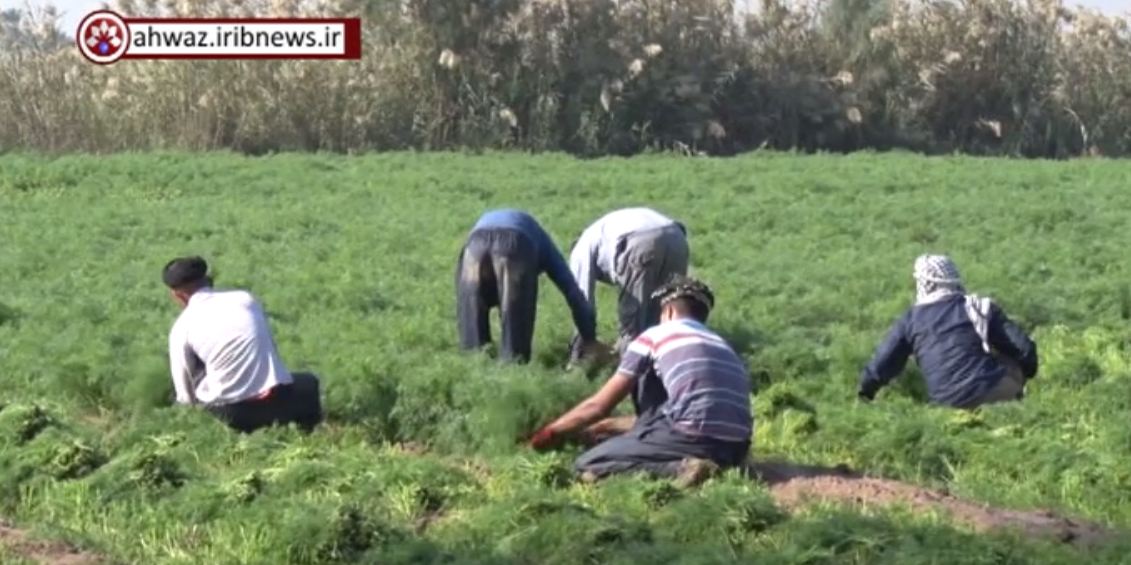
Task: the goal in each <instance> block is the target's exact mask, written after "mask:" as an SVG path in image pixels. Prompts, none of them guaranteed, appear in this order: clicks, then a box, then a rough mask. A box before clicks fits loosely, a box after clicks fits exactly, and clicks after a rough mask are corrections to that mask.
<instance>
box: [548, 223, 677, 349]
mask: <svg viewBox="0 0 1131 565" xmlns="http://www.w3.org/2000/svg"><path fill="white" fill-rule="evenodd" d="M688 255H689V251H688V246H687V229H686V228H685V227H684V226H683V224H681V223H679V222H677V221H675V220H673V219H671V218H669V217H667V216H665V215H663V214H661V213H659V212H657V211H655V210H652V209H650V208H624V209H621V210H615V211H613V212H610V213H608V214H606V215H605V216H603V217H601V218H600V219H598V220H597V221H596V222H594V223H593V224H592V225H590V226H589V227H588V228H586V229H585V231H584V232H582V233H581V237H579V238H578V240H577V243H575V244H574V246H573V251H571V252H570V255H569V263H570V270H571V271H573V277H574V278H575V279H577V285H578V286H579V287H581V292H582V294H584V295H585V298H586V299H587V300H588V301H589V304H590V305H591V307H592V308H593V312H594V317H596V311H597V308H596V302H597V297H596V286H597V281H601V282H604V283H606V284H611V285H614V286H616V287H617V289H618V291H619V293H620V297H619V299H618V306H617V314H618V317H619V319H620V330H619V333H620V336H619V340H618V341H617V344H616V351H617V353H624V349H625V348H626V347H627V346H628V344H629V343H632V340H633V339H635V338H636V336H638V335H640V334H641V333H643V332H644V330H646V329H648V328H650V327H652V326H654V325H656V324H657V323H658V322H659V321H660V305H659V303H658V302H657V301H656V300H655V299H653V298H652V293H653V292H655V291H656V289H658V288H660V287H661V286H662V285H664V284H666V283H667V282H668V281H670V280H672V278H673V277H675V276H683V275H686V274H687V263H688ZM578 343H579V340H578V339H577V338H576V337H575V338H574V341H573V344H572V345H571V348H570V349H571V357H572V358H573V359H574V360H576V359H577V356H578Z"/></svg>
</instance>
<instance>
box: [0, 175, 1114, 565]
mask: <svg viewBox="0 0 1131 565" xmlns="http://www.w3.org/2000/svg"><path fill="white" fill-rule="evenodd" d="M0 170H3V171H4V174H3V175H0V201H2V202H3V221H2V222H0V241H2V242H3V245H0V265H3V266H4V267H3V269H0V391H2V395H0V398H2V400H3V408H2V409H0V516H5V517H8V518H12V519H14V520H16V521H17V522H18V523H19V524H21V525H23V526H32V527H36V528H38V529H39V531H40V533H43V534H46V535H48V536H54V537H61V538H64V539H68V540H71V541H74V542H78V543H80V544H82V545H84V546H87V547H90V548H93V549H95V550H97V551H99V552H102V553H104V554H107V555H109V556H111V557H113V558H115V559H119V560H121V561H124V562H139V563H201V562H208V563H315V562H318V563H324V562H335V561H340V562H371V563H408V562H421V561H425V562H458V563H533V562H538V563H583V562H584V563H594V562H601V563H630V562H631V563H640V562H657V563H659V562H671V563H724V562H733V561H734V560H739V561H750V560H757V561H758V562H768V563H787V562H788V563H802V562H804V563H845V562H859V563H900V564H905V563H948V564H950V563H1064V562H1072V561H1082V562H1094V563H1117V562H1120V560H1125V559H1126V557H1125V556H1126V555H1127V549H1128V548H1127V547H1122V548H1120V547H1115V548H1110V549H1106V550H1096V551H1091V552H1087V553H1078V552H1074V551H1072V550H1068V549H1066V548H1064V547H1052V546H1046V545H1042V544H1038V543H1036V542H1032V541H1026V540H1020V539H1014V538H1011V537H1008V536H1006V535H997V536H981V535H973V534H971V533H968V532H967V531H965V530H962V529H957V528H955V527H953V526H952V525H950V523H949V522H948V521H947V520H946V519H945V518H944V517H941V516H930V515H924V514H921V513H918V514H912V513H910V512H903V511H899V510H898V509H897V510H881V509H871V510H869V511H866V512H864V513H860V512H859V511H855V510H850V509H844V508H838V507H835V506H821V507H816V508H814V509H812V510H810V511H808V512H804V513H801V514H796V515H792V516H787V515H786V514H785V513H784V512H783V511H782V510H781V509H780V508H777V507H776V506H775V505H774V503H773V502H772V500H771V499H770V498H769V496H768V494H767V491H766V489H765V487H763V486H760V485H759V484H756V483H752V482H749V481H746V480H744V479H741V478H739V477H734V476H728V477H725V478H723V479H721V480H716V481H713V482H711V483H709V484H708V485H707V486H705V487H704V488H702V489H699V490H696V491H694V492H688V493H683V494H679V493H673V492H672V491H671V490H669V489H667V488H666V487H665V486H664V485H663V484H662V483H658V482H650V481H645V480H642V479H635V478H623V479H616V480H613V481H611V482H609V483H607V484H603V485H600V486H598V487H590V486H581V485H573V484H570V482H569V480H568V469H569V463H570V461H571V457H572V455H573V453H570V452H566V453H560V454H547V455H537V454H533V453H531V452H529V451H527V450H526V449H525V448H523V447H522V446H519V445H516V443H515V440H516V438H518V437H520V436H522V435H524V434H526V433H529V432H530V431H531V430H533V429H534V428H535V426H536V425H537V424H540V423H543V422H545V421H546V420H548V419H549V418H550V417H551V416H553V415H555V414H556V413H557V412H558V411H559V410H562V409H564V408H567V407H568V406H569V405H571V404H572V403H573V402H575V401H576V400H577V399H579V398H580V397H582V395H584V394H585V393H587V392H588V391H590V390H591V389H592V388H594V387H595V386H597V382H591V381H589V380H588V379H586V377H585V376H584V375H582V374H579V373H565V372H563V371H562V366H563V365H564V361H565V353H566V342H567V340H568V339H569V336H570V334H571V327H570V321H569V320H570V318H569V315H568V311H567V309H566V307H565V304H564V301H563V300H562V299H561V298H560V296H559V295H557V294H556V293H555V292H553V291H552V290H550V287H546V288H545V289H544V290H545V291H544V292H543V293H542V295H541V297H540V301H541V302H540V305H539V325H538V331H537V338H536V351H535V359H534V361H533V362H532V363H531V364H530V365H528V366H525V367H513V366H499V365H497V364H496V363H494V362H493V361H491V360H490V359H488V358H487V357H486V356H465V355H461V354H459V353H458V352H457V351H456V340H455V327H454V321H453V312H454V289H453V287H452V276H451V275H452V269H453V268H454V261H455V257H456V254H457V252H458V249H459V247H460V245H461V242H462V240H463V238H464V237H465V235H466V231H467V230H468V229H469V228H470V226H471V224H472V223H473V222H474V220H475V218H476V217H477V215H478V214H480V213H481V212H482V211H484V210H485V209H487V208H491V207H496V206H508V205H509V206H518V207H523V208H526V209H528V210H530V211H532V212H533V213H534V214H536V215H537V216H538V217H539V218H540V219H541V220H542V221H543V222H544V224H545V225H546V226H547V228H548V230H549V231H550V232H551V233H552V235H553V236H554V238H555V239H556V241H557V242H558V243H559V244H561V245H564V244H565V243H567V242H568V241H570V240H571V239H572V238H573V237H575V236H576V234H577V233H579V232H580V230H581V229H582V228H583V227H584V226H585V225H587V223H588V222H590V221H592V219H593V218H595V217H597V216H598V215H600V214H601V213H603V212H605V211H607V210H609V209H612V208H614V207H618V206H625V205H633V204H648V205H652V206H655V207H657V208H659V209H660V210H663V211H666V212H669V213H672V214H675V215H676V216H677V217H679V218H680V219H681V220H683V221H684V222H685V223H686V224H687V225H688V226H689V229H690V235H691V244H692V249H693V270H694V271H695V272H696V273H697V274H698V275H700V276H702V277H703V278H705V279H706V280H708V281H709V282H710V283H711V284H712V285H713V286H714V288H715V289H716V291H717V295H718V297H719V309H718V310H717V311H716V313H715V314H714V315H713V318H712V325H713V326H715V327H716V328H717V329H718V330H720V331H721V332H722V333H723V334H724V335H725V336H726V337H727V338H728V339H729V340H730V341H731V342H732V343H733V344H734V346H735V347H736V349H737V350H738V351H739V352H740V353H741V354H742V355H743V357H744V358H745V359H746V360H747V362H748V363H749V365H750V368H751V372H752V375H753V378H754V380H755V382H756V384H757V387H758V394H757V397H756V399H755V407H756V410H757V426H758V428H757V434H756V438H755V454H756V455H757V456H758V457H768V456H771V455H775V456H785V457H787V458H789V459H790V460H792V461H796V462H800V463H819V464H826V465H834V464H838V463H845V464H848V465H850V466H852V467H854V468H857V469H860V470H863V471H866V472H869V473H873V474H877V475H881V476H887V477H891V478H898V479H902V480H906V481H910V482H913V483H917V484H922V485H928V486H933V487H943V488H946V489H949V490H950V491H951V492H952V493H955V494H956V495H959V496H962V497H967V498H971V499H974V500H977V501H983V502H987V503H991V504H995V505H1001V506H1007V507H1014V508H1051V509H1054V510H1059V511H1062V512H1065V513H1067V514H1069V515H1075V516H1078V517H1082V518H1088V519H1092V520H1097V521H1100V522H1104V523H1107V524H1109V525H1111V526H1113V527H1115V528H1117V529H1122V530H1126V529H1127V528H1131V428H1128V426H1127V421H1128V417H1129V416H1131V356H1129V355H1128V350H1127V349H1128V344H1129V343H1131V325H1129V323H1128V321H1129V320H1131V287H1129V282H1128V281H1129V280H1131V267H1129V266H1128V264H1127V262H1126V261H1125V258H1126V249H1125V245H1124V244H1123V241H1124V240H1123V239H1122V238H1119V237H1114V234H1123V233H1126V232H1127V231H1128V229H1129V228H1131V225H1129V223H1131V218H1129V216H1128V215H1127V213H1126V210H1128V209H1129V208H1131V193H1129V192H1128V191H1127V190H1126V187H1127V186H1128V183H1129V182H1131V170H1129V169H1128V168H1127V167H1125V166H1123V165H1121V164H1118V163H1116V162H1108V161H1072V162H1067V163H1055V162H1047V161H1042V162H1031V163H1017V162H1002V161H998V160H983V159H975V158H955V157H948V158H933V159H928V158H921V157H912V156H907V155H898V154H889V155H882V156H881V155H875V154H869V153H860V154H856V155H854V156H850V157H834V156H816V157H796V156H787V155H781V154H775V153H762V154H758V155H752V156H745V157H739V158H736V159H733V160H707V159H679V158H674V157H659V156H646V157H640V158H635V159H632V160H624V159H619V158H606V159H599V160H594V161H590V162H584V163H583V162H579V161H576V160H574V159H571V158H569V157H566V156H562V155H547V156H541V157H530V156H522V155H516V154H509V155H504V154H494V153H489V154H487V155H484V156H481V157H477V158H473V157H464V156H456V155H451V154H442V153H431V154H423V155H418V154H401V153H397V154H384V155H379V156H366V157H344V156H333V155H298V154H288V155H277V156H271V157H261V158H250V157H243V156H238V155H235V154H229V153H212V154H203V155H188V154H184V153H152V154H145V155H113V156H105V157H93V156H66V157H58V158H53V157H46V156H36V155H8V156H5V157H0ZM437 203H442V205H437ZM925 251H938V252H946V253H950V254H952V255H953V256H954V257H955V258H956V260H957V261H958V262H959V266H960V267H961V268H962V270H963V273H964V274H965V276H966V278H967V279H968V282H969V284H970V287H971V288H972V289H974V290H976V291H978V292H981V293H985V294H989V295H991V296H993V297H994V298H995V299H996V300H998V301H999V302H1000V303H1001V304H1002V305H1003V306H1004V307H1005V308H1006V310H1007V311H1008V312H1009V313H1010V315H1011V316H1012V317H1014V318H1015V319H1016V320H1017V321H1018V322H1019V323H1020V324H1022V326H1023V327H1025V328H1027V329H1028V330H1030V331H1031V332H1032V333H1033V335H1034V336H1035V338H1036V340H1037V341H1038V343H1039V345H1040V351H1041V361H1042V368H1041V373H1040V375H1039V376H1038V378H1037V380H1036V381H1034V382H1033V383H1032V386H1031V388H1030V391H1029V398H1028V399H1027V400H1026V401H1025V402H1024V403H1021V404H1013V405H1003V406H997V407H992V408H989V409H986V410H983V411H979V412H976V413H972V414H968V413H958V412H955V411H950V410H942V409H934V408H928V407H925V406H922V405H921V404H920V401H921V399H922V396H923V392H922V387H921V386H920V385H919V384H918V381H917V375H916V373H915V371H914V370H913V369H912V370H911V371H910V372H909V374H907V375H905V376H904V377H902V378H901V379H899V380H898V381H896V383H895V384H894V385H893V386H892V387H891V388H889V389H886V390H885V391H883V392H882V393H881V394H880V397H879V399H878V401H877V402H875V403H873V404H870V405H861V404H857V403H856V401H855V383H856V377H857V374H858V371H859V369H860V367H861V366H862V364H863V363H864V362H865V361H866V360H867V359H868V358H869V356H870V355H871V352H872V349H873V347H874V346H875V344H876V343H877V342H878V340H879V339H880V338H881V337H882V335H883V332H884V331H885V330H886V329H887V327H888V324H889V323H890V322H891V321H892V320H893V319H895V317H897V316H898V315H899V314H900V313H901V312H902V310H903V309H904V308H906V307H907V306H908V305H909V304H910V303H911V301H912V300H913V293H914V286H913V284H912V281H911V278H910V271H911V263H912V261H913V259H914V257H915V256H916V255H917V254H919V253H922V252H925ZM185 253H200V254H203V255H205V256H206V257H207V258H208V259H209V260H210V261H211V262H212V263H213V265H214V267H215V269H216V271H217V274H218V282H219V283H220V284H221V285H226V286H235V287H244V288H248V289H250V290H251V291H253V292H254V293H256V294H257V295H258V296H259V297H260V298H261V300H262V301H263V302H264V304H265V306H266V308H267V310H268V312H269V314H270V317H271V320H272V325H273V327H274V330H275V335H276V338H277V341H278V343H279V346H280V349H281V352H282V354H283V357H284V359H285V360H286V362H287V363H288V364H289V366H290V367H291V368H292V369H293V370H313V371H315V372H316V373H318V374H319V375H321V376H322V378H323V383H324V395H325V398H324V404H325V407H326V409H327V412H328V416H329V421H328V423H327V425H326V426H324V427H322V428H320V429H319V430H318V431H316V432H315V433H314V434H313V435H312V436H309V437H302V436H300V435H299V434H298V433H297V432H293V431H291V430H270V431H267V432H263V433H258V434H255V435H253V436H250V437H239V436H236V435H235V434H231V433H229V432H228V431H227V430H226V429H225V428H224V427H223V426H222V425H220V424H219V423H217V422H215V421H213V420H212V419H211V418H210V417H209V416H207V415H206V414H202V413H198V412H194V411H191V410H186V409H182V408H175V407H169V406H168V403H169V399H170V394H171V390H170V389H171V387H170V384H169V376H168V373H167V370H168V369H167V365H166V362H167V361H166V358H165V350H166V344H165V340H166V335H167V331H168V328H169V327H170V325H171V323H172V321H173V319H174V317H175V316H176V314H177V310H176V307H175V306H174V305H173V304H172V303H171V301H170V300H169V298H168V296H167V294H166V292H165V290H164V288H163V287H162V286H161V282H160V277H159V272H158V271H159V270H160V267H161V265H163V264H164V262H165V261H166V260H167V259H168V258H169V257H172V256H174V255H179V254H185ZM600 299H601V304H602V309H601V313H602V315H601V317H600V319H599V322H600V329H601V332H602V334H603V335H604V336H606V337H607V336H610V335H613V333H614V327H615V320H614V319H613V317H612V316H611V312H614V311H615V308H614V307H613V299H614V297H613V293H612V292H611V291H609V290H608V289H602V292H601V295H600ZM602 376H603V375H602Z"/></svg>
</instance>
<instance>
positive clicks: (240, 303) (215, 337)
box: [169, 288, 292, 405]
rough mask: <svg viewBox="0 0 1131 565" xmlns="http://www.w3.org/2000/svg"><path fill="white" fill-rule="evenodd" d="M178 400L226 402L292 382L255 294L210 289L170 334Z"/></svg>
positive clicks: (199, 295)
mask: <svg viewBox="0 0 1131 565" xmlns="http://www.w3.org/2000/svg"><path fill="white" fill-rule="evenodd" d="M169 367H170V369H171V370H172V373H173V387H174V389H175V390H176V393H177V395H176V396H177V402H179V403H182V404H204V405H222V404H231V403H233V402H239V401H242V400H248V399H251V398H255V397H257V396H259V395H261V394H264V393H266V392H267V391H268V390H270V389H271V388H272V387H274V386H276V385H280V384H289V383H291V382H292V381H291V374H290V372H289V371H287V367H286V365H284V364H283V361H282V360H281V359H280V358H279V352H278V351H277V350H276V348H275V340H274V338H272V337H271V328H270V326H268V325H267V317H266V315H265V314H264V313H263V308H262V307H261V306H260V305H259V302H257V301H256V300H255V297H254V296H252V295H251V293H248V292H245V291H242V290H229V291H216V290H212V289H210V288H204V289H201V290H199V291H197V292H196V293H194V294H193V295H192V296H191V297H190V298H189V301H188V305H187V306H186V307H185V309H184V311H182V312H181V315H180V317H178V318H177V321H176V322H175V323H174V324H173V329H172V330H171V331H170V332H169Z"/></svg>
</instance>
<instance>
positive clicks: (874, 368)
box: [859, 295, 1037, 408]
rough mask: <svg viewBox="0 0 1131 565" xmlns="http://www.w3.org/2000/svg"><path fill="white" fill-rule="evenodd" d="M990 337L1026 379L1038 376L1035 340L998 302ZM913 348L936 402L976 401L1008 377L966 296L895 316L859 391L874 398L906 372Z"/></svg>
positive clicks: (965, 403) (993, 310)
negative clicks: (976, 327) (968, 308)
mask: <svg viewBox="0 0 1131 565" xmlns="http://www.w3.org/2000/svg"><path fill="white" fill-rule="evenodd" d="M988 338H989V339H988V341H989V343H990V347H991V348H992V349H993V350H994V351H995V352H997V353H998V354H1000V355H1003V356H1005V357H1008V358H1010V359H1012V360H1014V361H1016V362H1017V364H1018V365H1020V366H1021V372H1022V374H1023V375H1024V376H1025V379H1026V380H1028V379H1031V378H1033V377H1035V376H1036V375H1037V345H1036V344H1035V343H1033V341H1032V340H1031V339H1029V336H1027V335H1026V334H1025V332H1023V331H1022V330H1021V329H1020V328H1018V327H1017V326H1016V325H1015V324H1014V323H1013V322H1011V321H1010V320H1009V318H1008V317H1006V315H1005V312H1003V311H1002V310H1001V309H1000V308H998V306H997V305H996V304H992V305H991V308H990V319H989V331H988ZM912 353H914V354H915V361H916V363H917V364H918V365H919V370H920V371H921V372H922V373H923V378H924V379H925V380H926V381H927V393H928V394H929V395H930V398H931V402H932V403H935V404H943V405H946V406H953V407H955V408H966V407H969V406H972V405H975V404H976V403H977V401H979V400H980V399H981V398H982V397H983V396H985V395H986V393H988V392H989V391H990V390H991V389H993V387H994V386H996V385H997V384H998V381H1000V380H1001V379H1002V377H1003V376H1005V367H1004V366H1002V364H1001V363H999V362H998V361H997V360H996V359H994V357H993V356H992V355H990V354H989V353H986V352H985V350H984V349H982V340H981V339H980V338H979V337H978V332H976V331H975V330H974V324H972V323H971V322H970V318H968V317H967V315H966V302H965V298H964V297H963V296H962V295H955V296H953V297H949V298H944V299H942V300H940V301H938V302H933V303H930V304H923V305H916V306H913V307H912V308H911V309H910V310H908V311H907V313H905V314H904V315H903V316H902V317H901V318H900V319H899V320H897V321H896V322H895V325H894V326H892V328H891V331H889V332H888V335H887V337H886V338H885V339H884V341H883V343H882V344H880V347H879V348H878V349H877V350H876V353H875V355H874V356H873V357H872V361H871V362H870V363H868V366H867V367H865V368H864V371H863V372H862V373H861V374H860V391H859V393H860V394H861V395H862V396H865V397H868V398H871V397H873V396H874V395H875V394H876V391H878V390H879V389H880V387H882V386H884V385H885V384H887V383H888V382H889V381H891V380H892V379H893V378H895V376H896V375H898V374H899V373H900V372H901V371H903V368H904V366H905V365H906V364H907V358H908V357H909V356H910V355H911V354H912Z"/></svg>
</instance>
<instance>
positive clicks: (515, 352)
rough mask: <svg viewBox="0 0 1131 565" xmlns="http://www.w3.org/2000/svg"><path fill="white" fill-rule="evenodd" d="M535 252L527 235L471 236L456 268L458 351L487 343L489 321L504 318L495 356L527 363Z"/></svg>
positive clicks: (488, 233)
mask: <svg viewBox="0 0 1131 565" xmlns="http://www.w3.org/2000/svg"><path fill="white" fill-rule="evenodd" d="M538 275H539V264H538V252H537V248H535V246H534V243H533V242H532V241H530V238H528V237H527V236H526V235H524V234H522V233H521V232H519V231H517V230H511V229H501V228H499V229H496V228H489V229H481V230H476V231H474V232H472V233H471V235H470V236H469V237H468V240H467V245H465V246H464V248H463V251H461V252H460V257H459V263H458V265H457V266H456V318H457V320H458V322H457V323H458V325H459V339H460V347H461V348H462V349H465V350H475V349H479V348H481V347H483V346H484V345H486V344H487V343H490V341H491V323H490V318H489V317H488V316H489V314H490V311H491V309H492V308H494V307H498V308H499V317H500V318H501V319H502V324H501V325H502V333H503V335H502V340H501V343H500V344H499V358H500V359H503V360H506V361H517V362H520V363H522V362H526V361H529V360H530V349H531V344H532V342H533V341H534V319H535V316H536V314H537V309H538Z"/></svg>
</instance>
